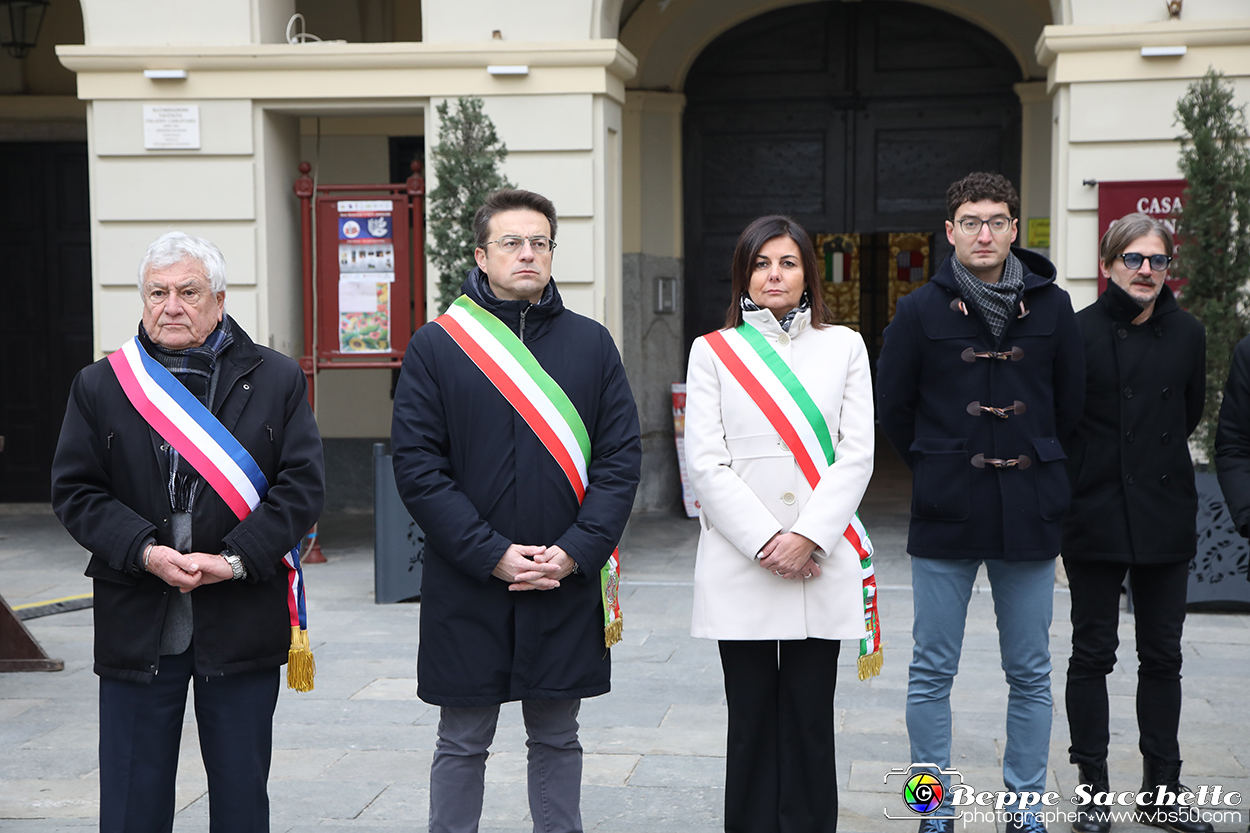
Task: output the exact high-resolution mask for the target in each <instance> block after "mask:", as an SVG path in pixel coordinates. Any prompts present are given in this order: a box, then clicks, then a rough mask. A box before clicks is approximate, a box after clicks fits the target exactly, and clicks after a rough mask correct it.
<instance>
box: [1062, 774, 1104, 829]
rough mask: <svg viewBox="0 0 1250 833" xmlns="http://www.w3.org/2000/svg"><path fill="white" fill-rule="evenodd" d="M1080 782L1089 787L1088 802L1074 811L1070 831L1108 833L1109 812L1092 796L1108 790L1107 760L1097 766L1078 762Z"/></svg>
mask: <svg viewBox="0 0 1250 833" xmlns="http://www.w3.org/2000/svg"><path fill="white" fill-rule="evenodd" d="M1077 771H1078V772H1079V773H1080V778H1081V780H1080V783H1082V784H1085V785H1087V786H1088V787H1089V794H1090V799H1091V800H1090V803H1089V804H1085V805H1082V806H1081V808H1080V809H1079V810H1077V811H1076V821H1074V822H1072V833H1109V832H1110V830H1111V814H1110V812H1108V808H1107V807H1106V806H1105V805H1101V804H1095V803H1094V802H1093V796H1095V795H1097V794H1098V793H1105V792H1110V790H1111V784H1110V779H1109V778H1108V776H1107V762H1106V761H1103V762H1102V763H1100V764H1098V765H1097V766H1090V765H1089V764H1078V765H1077Z"/></svg>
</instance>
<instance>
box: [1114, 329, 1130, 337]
mask: <svg viewBox="0 0 1250 833" xmlns="http://www.w3.org/2000/svg"><path fill="white" fill-rule="evenodd" d="M1115 334H1116V335H1118V336H1119V337H1120V338H1128V330H1126V329H1124V328H1123V327H1121V328H1120V329H1118V330H1116V331H1115Z"/></svg>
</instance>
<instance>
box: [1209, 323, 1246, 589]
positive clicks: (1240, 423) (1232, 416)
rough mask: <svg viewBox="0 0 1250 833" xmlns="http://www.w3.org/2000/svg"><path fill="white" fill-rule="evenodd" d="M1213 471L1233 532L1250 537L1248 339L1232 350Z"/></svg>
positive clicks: (1221, 407)
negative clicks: (1234, 528) (1233, 524)
mask: <svg viewBox="0 0 1250 833" xmlns="http://www.w3.org/2000/svg"><path fill="white" fill-rule="evenodd" d="M1215 469H1216V471H1217V472H1218V473H1219V478H1220V490H1221V491H1222V492H1223V493H1224V502H1225V503H1226V504H1227V505H1228V511H1229V513H1230V514H1232V516H1233V523H1235V524H1236V525H1237V531H1238V532H1240V533H1241V534H1242V535H1244V536H1245V537H1247V538H1250V336H1247V337H1246V338H1243V339H1242V340H1241V341H1240V342H1238V344H1237V347H1236V348H1234V349H1233V362H1232V366H1231V367H1230V368H1229V369H1228V383H1227V384H1226V385H1225V386H1224V401H1223V402H1222V403H1221V404H1220V422H1219V426H1218V427H1217V428H1216V431H1215ZM1246 578H1247V579H1250V573H1247V575H1246Z"/></svg>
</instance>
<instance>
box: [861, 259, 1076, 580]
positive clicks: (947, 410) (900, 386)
mask: <svg viewBox="0 0 1250 833" xmlns="http://www.w3.org/2000/svg"><path fill="white" fill-rule="evenodd" d="M1012 252H1013V253H1014V254H1015V255H1016V257H1018V258H1019V259H1020V260H1021V262H1022V263H1023V264H1024V297H1023V303H1024V307H1025V309H1026V310H1027V311H1028V313H1027V315H1024V316H1023V317H1020V316H1017V317H1013V318H1012V319H1011V320H1010V321H1009V322H1008V324H1007V329H1006V330H1005V331H1004V333H1003V337H1002V338H1001V339H999V340H996V339H995V338H994V336H993V334H992V333H991V332H990V330H989V328H988V327H987V326H986V325H985V322H984V321H983V320H982V318H981V316H980V314H979V313H978V312H977V311H976V310H975V308H974V307H973V306H972V304H971V303H970V302H966V303H965V304H964V305H963V308H961V307H960V304H959V300H960V295H959V289H958V285H957V284H956V282H955V275H954V272H953V271H952V267H951V264H950V261H949V260H948V261H947V262H945V263H943V264H942V265H941V267H940V268H939V269H938V272H937V274H936V275H934V277H933V280H931V281H930V282H929V283H928V284H926V285H924V286H922V287H920V288H919V289H917V290H916V291H915V292H912V293H911V294H910V295H907V296H905V297H903V298H901V299H899V302H898V308H897V312H896V313H895V315H894V320H893V321H891V322H890V325H889V326H888V327H886V330H885V344H884V346H883V347H882V350H881V358H880V359H879V361H878V364H877V416H878V419H879V421H880V423H881V428H882V430H883V431H884V432H885V434H886V436H887V437H888V438H889V440H890V443H891V444H892V445H893V446H894V448H895V449H896V450H897V451H898V453H899V454H900V455H901V456H902V458H903V460H904V461H905V462H906V463H907V465H908V466H909V467H910V468H911V470H912V504H911V528H910V532H909V535H908V539H907V551H908V552H909V553H911V554H912V555H914V556H919V557H922V558H1005V559H1006V560H1008V561H1033V560H1041V559H1045V558H1053V557H1054V556H1055V555H1056V554H1058V552H1059V535H1060V519H1061V518H1062V517H1063V513H1064V512H1065V511H1066V510H1067V508H1068V499H1069V496H1070V491H1069V488H1068V478H1067V475H1066V473H1065V472H1064V468H1063V459H1064V453H1063V447H1062V445H1061V440H1062V439H1064V438H1065V437H1066V436H1067V435H1068V434H1069V433H1070V432H1071V431H1072V429H1073V427H1075V425H1076V423H1077V420H1078V418H1079V417H1080V414H1081V403H1082V401H1083V400H1084V396H1085V366H1084V358H1083V355H1082V350H1081V338H1080V333H1079V331H1078V330H1077V326H1076V319H1075V316H1074V315H1073V312H1072V304H1071V302H1070V301H1069V300H1068V293H1066V292H1064V291H1063V290H1062V289H1060V288H1059V287H1058V286H1056V285H1055V283H1054V277H1055V267H1054V266H1053V265H1052V264H1051V263H1050V261H1048V260H1046V259H1045V258H1043V257H1041V256H1040V255H1036V254H1033V253H1032V252H1029V251H1026V250H1023V249H1012ZM952 257H953V255H952ZM990 351H996V352H999V353H1001V354H1003V357H1002V358H978V357H976V356H974V355H973V353H976V352H990ZM1013 351H1014V355H1012V353H1013ZM1017 402H1019V403H1022V405H1023V408H1022V409H1019V408H1018V406H1016V403H1017ZM977 405H983V406H988V407H995V408H1012V407H1017V408H1018V409H1017V410H1016V411H1009V412H1007V414H1006V418H999V417H997V416H994V415H991V414H988V413H984V412H982V411H980V410H979V409H978V408H977ZM970 409H971V410H970ZM978 455H982V456H983V457H984V458H997V459H1001V460H1010V459H1017V458H1021V457H1022V456H1023V457H1027V458H1028V459H1029V464H1028V466H1027V468H1026V467H1024V466H1020V467H1013V468H1001V469H999V468H994V467H992V466H989V465H986V466H984V467H980V466H978V465H977V464H978V463H980V462H981V459H982V457H980V456H978Z"/></svg>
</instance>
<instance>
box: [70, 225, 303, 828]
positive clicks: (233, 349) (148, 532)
mask: <svg viewBox="0 0 1250 833" xmlns="http://www.w3.org/2000/svg"><path fill="white" fill-rule="evenodd" d="M139 290H140V294H141V296H142V300H143V315H142V321H141V323H140V325H139V332H138V335H137V336H135V337H134V338H133V339H131V340H129V341H127V342H126V343H125V344H124V345H122V346H121V348H120V349H118V350H117V351H115V352H114V353H113V354H111V355H110V356H109V357H108V358H107V359H104V360H101V361H98V362H96V363H95V364H93V365H91V366H90V367H88V368H86V369H84V370H83V371H82V372H81V373H79V374H78V377H77V378H76V379H75V380H74V385H73V388H72V390H71V393H70V399H69V402H68V404H67V406H66V413H65V421H64V424H63V425H62V428H61V437H60V442H59V443H58V445H57V450H56V457H55V460H54V462H53V487H52V504H53V508H54V509H55V511H56V513H57V516H58V517H59V518H60V520H61V522H62V523H63V524H64V525H65V528H66V529H67V530H69V532H70V534H71V535H73V536H74V538H75V539H76V540H77V541H78V542H79V543H80V544H82V546H83V547H85V548H86V549H87V550H88V551H89V552H90V553H91V560H90V562H89V563H88V565H87V575H88V576H91V577H92V579H93V580H94V608H95V672H96V673H97V674H98V675H99V676H100V830H101V831H107V832H108V833H121V831H126V833H137V832H138V831H153V833H155V832H156V831H162V830H163V831H167V830H169V829H170V826H171V825H172V823H173V816H174V786H175V784H174V777H175V773H176V771H177V765H178V753H179V744H180V741H181V738H182V730H183V713H184V709H185V707H186V701H187V689H188V686H189V685H190V684H191V681H192V680H194V692H195V712H196V719H197V723H198V724H199V737H200V749H201V752H202V755H203V759H204V768H205V770H206V772H207V774H208V794H209V823H210V830H211V831H213V833H227V831H228V832H229V833H238V832H239V831H254V832H255V833H260V831H268V829H269V798H268V792H267V782H268V777H269V762H270V755H271V749H272V738H273V713H274V708H275V706H276V704H277V698H278V688H279V671H280V668H281V666H282V665H283V663H285V662H287V660H288V657H290V658H291V660H292V662H291V666H292V671H293V672H295V674H294V677H295V678H298V682H296V683H295V685H296V686H297V687H300V688H307V687H310V686H311V671H312V669H311V655H310V654H309V653H308V651H307V632H306V627H305V624H304V621H305V620H304V601H303V581H302V574H301V572H300V569H299V561H298V551H297V550H295V549H294V548H296V547H297V545H298V544H299V542H300V540H301V538H302V537H303V535H304V533H305V532H307V530H308V529H309V528H310V527H311V526H312V525H313V524H314V523H315V522H316V520H317V517H318V515H319V514H320V512H321V505H322V497H323V491H324V483H323V479H324V478H323V464H322V454H321V438H320V435H319V434H318V432H317V426H316V423H315V422H314V420H313V415H312V410H311V409H310V408H309V406H308V401H307V398H306V385H305V380H304V374H303V372H302V371H301V370H300V368H299V365H298V364H296V363H295V362H294V361H292V360H291V359H289V358H287V357H285V356H282V355H281V354H279V353H276V352H274V351H273V350H270V349H268V348H265V347H261V346H259V345H257V344H255V343H254V342H253V341H252V340H251V339H250V338H249V337H248V335H247V333H245V332H244V331H243V330H242V328H240V327H239V325H238V323H237V322H235V321H234V320H233V319H232V318H230V317H229V316H228V315H226V314H225V295H226V272H225V260H224V258H223V257H222V255H221V252H220V251H219V250H218V249H217V247H216V246H214V245H213V244H212V243H209V242H207V241H205V240H200V239H198V238H195V237H191V236H189V235H186V234H182V233H179V232H170V233H168V234H166V235H164V236H162V237H161V238H160V239H158V240H157V241H156V242H155V243H153V244H152V245H151V246H150V247H149V248H148V251H147V254H146V256H145V257H144V259H143V262H142V264H141V265H140V268H139ZM289 679H290V675H289Z"/></svg>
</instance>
